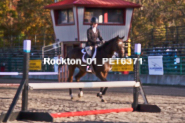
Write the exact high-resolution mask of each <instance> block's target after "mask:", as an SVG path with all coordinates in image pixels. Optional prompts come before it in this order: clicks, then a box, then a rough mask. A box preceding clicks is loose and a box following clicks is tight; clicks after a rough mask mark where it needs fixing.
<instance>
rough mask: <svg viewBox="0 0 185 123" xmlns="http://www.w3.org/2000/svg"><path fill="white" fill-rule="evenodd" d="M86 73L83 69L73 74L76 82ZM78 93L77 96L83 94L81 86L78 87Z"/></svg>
mask: <svg viewBox="0 0 185 123" xmlns="http://www.w3.org/2000/svg"><path fill="white" fill-rule="evenodd" d="M85 74H86V72H84V71H81V70H80V71H79V73H78V74H77V75H76V76H75V79H76V82H79V81H80V78H81V77H83V76H84V75H85ZM79 90H80V93H78V97H82V96H83V91H82V88H79Z"/></svg>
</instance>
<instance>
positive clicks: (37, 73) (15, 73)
mask: <svg viewBox="0 0 185 123" xmlns="http://www.w3.org/2000/svg"><path fill="white" fill-rule="evenodd" d="M22 74H23V73H19V72H0V75H5V76H6V75H12V76H17V75H22ZM28 75H37V76H38V75H58V73H57V72H29V73H28Z"/></svg>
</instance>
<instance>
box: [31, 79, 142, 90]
mask: <svg viewBox="0 0 185 123" xmlns="http://www.w3.org/2000/svg"><path fill="white" fill-rule="evenodd" d="M104 86H106V87H139V86H140V83H139V82H135V81H112V82H111V81H110V82H73V83H29V88H30V89H69V88H100V87H104Z"/></svg>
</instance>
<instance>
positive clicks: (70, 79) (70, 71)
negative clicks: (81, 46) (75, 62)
mask: <svg viewBox="0 0 185 123" xmlns="http://www.w3.org/2000/svg"><path fill="white" fill-rule="evenodd" d="M74 70H75V66H68V71H69V76H68V79H67V81H68V82H73V73H74ZM69 95H70V97H71V99H73V94H72V89H71V88H69Z"/></svg>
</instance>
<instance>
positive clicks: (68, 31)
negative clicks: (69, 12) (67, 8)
mask: <svg viewBox="0 0 185 123" xmlns="http://www.w3.org/2000/svg"><path fill="white" fill-rule="evenodd" d="M73 13H74V20H75V25H66V26H56V25H55V20H54V19H55V18H54V10H51V17H52V21H53V28H54V31H55V35H56V39H57V40H58V41H75V39H76V38H78V36H77V20H76V7H73Z"/></svg>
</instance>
